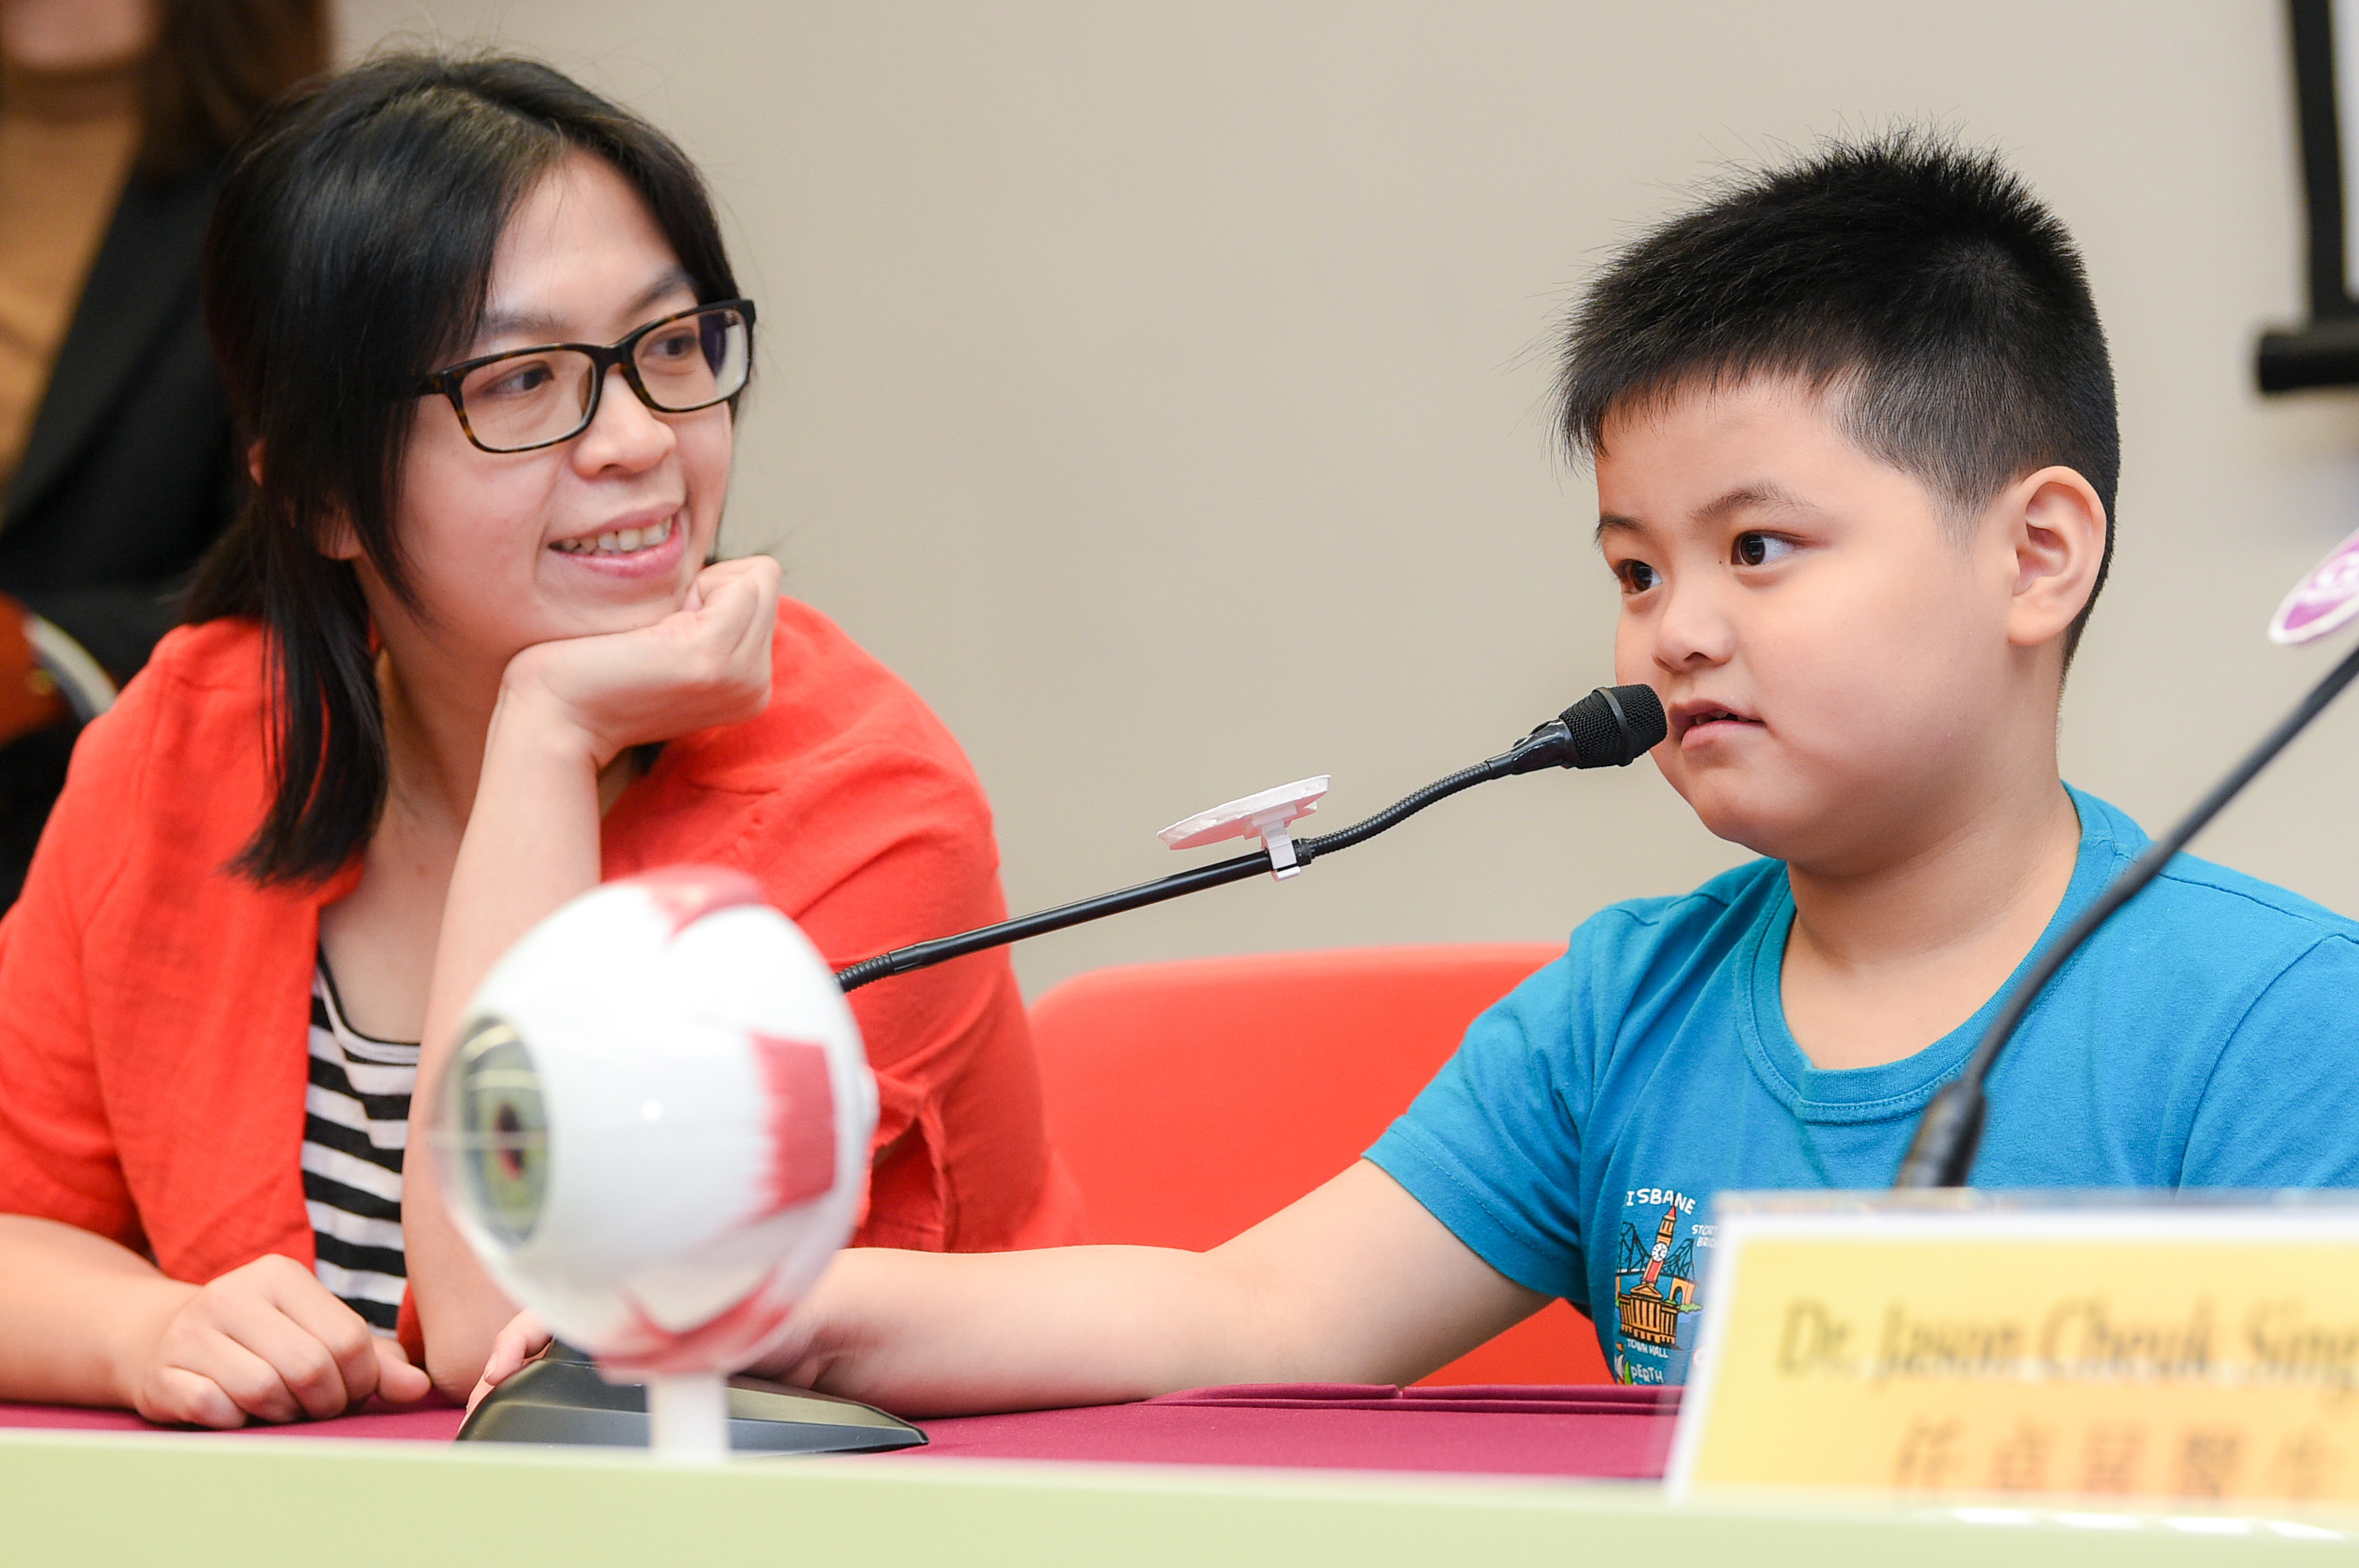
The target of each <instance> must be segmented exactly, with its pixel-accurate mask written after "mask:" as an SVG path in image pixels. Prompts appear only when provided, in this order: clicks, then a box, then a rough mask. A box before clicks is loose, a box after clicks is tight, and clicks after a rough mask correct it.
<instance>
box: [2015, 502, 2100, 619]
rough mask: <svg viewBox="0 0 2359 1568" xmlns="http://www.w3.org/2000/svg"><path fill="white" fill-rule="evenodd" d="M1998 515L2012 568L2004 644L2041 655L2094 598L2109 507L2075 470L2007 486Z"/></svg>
mask: <svg viewBox="0 0 2359 1568" xmlns="http://www.w3.org/2000/svg"><path fill="white" fill-rule="evenodd" d="M1997 509H1998V512H1999V517H1998V519H1997V521H1998V523H1999V525H2000V527H2001V528H2002V530H2003V537H2004V539H2005V540H2006V547H2007V549H2008V550H2009V551H2010V552H2011V553H2012V555H2013V557H2014V563H2015V588H2014V594H2015V596H2014V599H2013V602H2012V603H2011V604H2009V605H2008V608H2007V626H2006V639H2007V641H2009V642H2011V643H2013V644H2015V645H2016V646H2017V647H2018V648H2037V647H2038V646H2039V645H2040V644H2042V643H2046V642H2049V641H2051V640H2053V639H2054V638H2057V637H2062V636H2063V635H2064V633H2065V632H2066V631H2067V630H2068V629H2070V628H2071V625H2072V622H2073V620H2074V619H2075V618H2076V617H2077V616H2078V615H2080V614H2081V612H2082V609H2083V608H2084V607H2086V606H2087V604H2088V603H2089V595H2090V594H2091V593H2094V592H2095V591H2096V586H2097V572H2098V570H2099V568H2100V567H2101V566H2103V564H2104V559H2105V504H2104V501H2102V500H2100V499H2098V496H2097V492H2096V488H2095V487H2094V486H2093V485H2091V484H2090V483H2089V482H2088V480H2086V479H2084V478H2082V476H2081V474H2080V472H2079V471H2078V470H2076V469H2071V468H2064V467H2055V468H2043V469H2040V470H2039V471H2038V472H2037V473H2035V474H2026V475H2025V476H2024V477H2023V478H2021V479H2019V480H2017V481H2016V482H2015V483H2014V484H2013V485H2008V486H2007V489H2006V495H2003V496H2001V497H2000V498H1999V502H1998V507H1997Z"/></svg>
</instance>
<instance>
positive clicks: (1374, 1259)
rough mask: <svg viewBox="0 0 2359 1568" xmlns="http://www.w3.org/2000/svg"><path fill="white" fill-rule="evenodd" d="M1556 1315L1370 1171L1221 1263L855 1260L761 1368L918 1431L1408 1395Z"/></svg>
mask: <svg viewBox="0 0 2359 1568" xmlns="http://www.w3.org/2000/svg"><path fill="white" fill-rule="evenodd" d="M1547 1300H1548V1299H1547V1298H1546V1297H1544V1296H1542V1295H1540V1294H1538V1292H1537V1291H1533V1290H1526V1289H1525V1288H1524V1287H1523V1286H1521V1285H1518V1284H1517V1283H1515V1282H1514V1281H1513V1280H1511V1279H1507V1278H1506V1276H1504V1275H1502V1274H1500V1273H1498V1272H1497V1271H1496V1270H1495V1269H1492V1268H1491V1267H1490V1265H1488V1264H1486V1263H1484V1261H1483V1260H1482V1259H1481V1258H1478V1257H1476V1256H1475V1255H1474V1254H1473V1252H1472V1251H1470V1250H1468V1249H1467V1247H1466V1246H1465V1245H1464V1244H1463V1243H1462V1242H1461V1241H1459V1239H1458V1238H1457V1237H1456V1236H1452V1235H1451V1233H1450V1231H1449V1230H1448V1229H1447V1228H1445V1227H1444V1226H1443V1225H1442V1224H1441V1223H1440V1221H1439V1220H1437V1219H1435V1218H1434V1217H1433V1216H1432V1215H1431V1214H1428V1213H1427V1212H1426V1210H1425V1208H1424V1207H1423V1205H1421V1204H1419V1203H1418V1201H1417V1200H1416V1199H1415V1198H1412V1197H1410V1196H1409V1195H1408V1192H1406V1191H1405V1190H1403V1189H1402V1187H1401V1186H1400V1185H1399V1183H1397V1182H1396V1181H1394V1180H1393V1179H1392V1178H1391V1177H1389V1176H1387V1175H1386V1174H1385V1173H1384V1172H1383V1171H1380V1170H1378V1169H1377V1168H1376V1167H1375V1166H1374V1165H1371V1164H1369V1163H1368V1162H1367V1161H1366V1160H1361V1161H1359V1162H1358V1163H1356V1164H1354V1165H1353V1167H1352V1168H1351V1169H1350V1170H1348V1171H1344V1172H1343V1174H1342V1175H1340V1176H1338V1177H1336V1178H1335V1179H1334V1180H1333V1181H1330V1182H1328V1183H1327V1184H1326V1185H1325V1186H1323V1187H1321V1188H1320V1189H1319V1190H1318V1191H1316V1192H1312V1193H1310V1195H1309V1196H1308V1197H1305V1198H1303V1199H1301V1200H1300V1201H1299V1202H1298V1203H1294V1204H1292V1205H1291V1206H1289V1207H1288V1208H1287V1209H1285V1210H1283V1211H1281V1212H1280V1213H1278V1214H1276V1215H1274V1216H1272V1217H1271V1218H1269V1219H1267V1220H1265V1221H1263V1222H1262V1223H1261V1224H1260V1225H1256V1226H1255V1227H1254V1228H1253V1229H1251V1230H1249V1231H1247V1232H1245V1234H1244V1235H1243V1236H1238V1237H1237V1238H1236V1239H1235V1240H1234V1241H1231V1242H1229V1243H1227V1244H1225V1245H1223V1246H1222V1247H1215V1248H1214V1249H1213V1250H1212V1251H1211V1252H1205V1253H1194V1252H1180V1251H1174V1250H1169V1249H1166V1248H1161V1247H1053V1248H1048V1249H1044V1250H1041V1251H1037V1252H1000V1253H960V1254H940V1253H918V1252H888V1251H873V1250H860V1251H851V1252H846V1253H844V1254H843V1255H842V1256H840V1257H839V1258H836V1260H835V1262H834V1263H833V1264H832V1266H831V1267H830V1268H829V1269H828V1271H827V1274H826V1275H825V1277H824V1278H822V1279H821V1281H820V1283H819V1286H818V1288H817V1289H816V1290H813V1292H812V1293H811V1297H810V1301H808V1302H806V1303H805V1305H804V1306H803V1308H802V1310H801V1311H800V1312H798V1313H797V1320H798V1323H799V1329H798V1332H797V1333H796V1334H795V1336H794V1338H793V1339H792V1340H791V1341H790V1342H789V1343H788V1345H787V1346H785V1347H784V1348H783V1349H782V1350H781V1351H779V1352H778V1353H777V1354H775V1355H773V1356H769V1357H767V1358H766V1359H765V1361H764V1362H763V1364H762V1366H761V1367H758V1368H756V1371H757V1372H758V1373H759V1374H760V1375H762V1376H765V1377H777V1378H780V1379H782V1380H784V1381H787V1382H790V1383H795V1384H799V1385H801V1386H802V1387H805V1388H821V1389H823V1390H825V1391H827V1392H829V1393H834V1394H842V1395H845V1396H848V1397H850V1398H853V1399H866V1400H869V1401H872V1402H874V1403H875V1404H879V1405H882V1406H884V1407H885V1408H886V1409H887V1410H894V1411H897V1412H898V1413H901V1414H905V1415H910V1416H929V1415H951V1414H966V1413H973V1412H981V1411H986V1410H1034V1409H1043V1408H1048V1407H1053V1406H1063V1405H1088V1404H1106V1403H1112V1402H1115V1401H1119V1400H1125V1399H1147V1398H1149V1397H1151V1396H1153V1395H1156V1394H1162V1393H1169V1392H1170V1391H1172V1390H1173V1389H1177V1388H1202V1387H1207V1386H1211V1385H1217V1384H1224V1383H1300V1382H1318V1383H1408V1382H1413V1381H1415V1380H1416V1379H1417V1378H1419V1377H1422V1376H1424V1375H1425V1374H1426V1373H1428V1372H1430V1371H1432V1370H1433V1369H1434V1368H1435V1367H1440V1366H1442V1365H1444V1364H1445V1363H1447V1362H1449V1361H1450V1360H1451V1359H1452V1358H1454V1357H1456V1356H1460V1355H1462V1354H1463V1353H1464V1352H1466V1351H1468V1350H1471V1349H1473V1347H1474V1346H1475V1345H1480V1344H1482V1343H1483V1342H1484V1340H1486V1339H1489V1338H1490V1337H1491V1336H1492V1335H1494V1334H1498V1333H1499V1332H1500V1331H1502V1330H1504V1329H1506V1328H1508V1327H1510V1326H1512V1325H1513V1324H1515V1323H1518V1322H1520V1321H1522V1320H1523V1319H1525V1318H1527V1317H1528V1316H1530V1315H1531V1314H1532V1313H1533V1312H1538V1310H1539V1309H1540V1308H1541V1307H1542V1306H1544V1305H1546V1304H1547Z"/></svg>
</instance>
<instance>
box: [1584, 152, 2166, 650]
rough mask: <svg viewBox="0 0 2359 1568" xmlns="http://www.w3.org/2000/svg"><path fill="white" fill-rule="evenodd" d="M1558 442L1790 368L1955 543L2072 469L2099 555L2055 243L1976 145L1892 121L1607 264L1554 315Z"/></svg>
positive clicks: (2108, 472) (2088, 380) (2090, 409)
mask: <svg viewBox="0 0 2359 1568" xmlns="http://www.w3.org/2000/svg"><path fill="white" fill-rule="evenodd" d="M1564 347H1565V353H1564V370H1563V374H1562V376H1561V377H1560V380H1559V382H1558V386H1557V390H1558V395H1559V399H1560V401H1559V408H1558V412H1559V419H1560V430H1561V431H1562V433H1563V436H1564V439H1565V441H1566V442H1567V444H1568V445H1569V446H1570V447H1571V449H1572V451H1573V452H1574V453H1575V454H1576V455H1577V456H1589V455H1593V454H1594V453H1595V452H1596V451H1597V448H1598V446H1599V445H1600V443H1601V442H1602V441H1603V439H1604V433H1605V426H1606V424H1607V421H1608V420H1609V419H1610V418H1611V417H1612V416H1614V415H1615V414H1617V413H1627V412H1631V411H1633V410H1636V409H1642V408H1645V406H1646V405H1647V403H1648V402H1650V401H1651V400H1653V399H1657V398H1660V397H1665V396H1667V395H1671V394H1676V393H1680V392H1684V391H1686V390H1689V389H1690V388H1691V387H1695V386H1697V385H1700V384H1711V383H1712V382H1715V381H1718V382H1723V383H1730V382H1736V381H1743V380H1746V379H1748V378H1751V377H1754V376H1772V377H1784V376H1790V377H1793V378H1796V379H1798V380H1799V381H1801V382H1802V383H1803V384H1805V385H1806V386H1808V387H1810V388H1811V390H1813V391H1816V392H1824V393H1830V394H1832V397H1831V399H1830V406H1831V407H1832V409H1833V412H1834V415H1835V418H1836V419H1837V421H1838V422H1839V423H1840V424H1841V425H1842V426H1843V430H1845V432H1846V433H1847V434H1848V435H1849V436H1850V437H1851V438H1852V440H1853V441H1855V442H1857V443H1858V444H1859V446H1860V447H1861V448H1862V449H1863V450H1864V451H1867V452H1873V453H1875V455H1876V456H1878V457H1880V458H1882V459H1883V460H1884V461H1886V462H1887V463H1891V464H1892V465H1893V466H1895V467H1897V468H1898V469H1900V470H1902V471H1903V472H1905V473H1908V474H1913V475H1914V476H1916V478H1917V479H1918V481H1919V483H1921V484H1923V485H1925V486H1926V487H1927V488H1928V489H1929V490H1930V491H1931V492H1932V493H1933V494H1934V495H1936V496H1937V497H1939V498H1940V500H1941V501H1942V502H1943V503H1945V508H1944V509H1945V510H1946V511H1947V512H1948V513H1949V514H1950V517H1951V520H1952V521H1954V522H1956V524H1957V528H1958V532H1959V533H1960V534H1961V536H1962V535H1963V534H1964V533H1966V532H1967V531H1969V530H1970V528H1971V519H1972V517H1973V516H1974V515H1975V514H1977V513H1978V512H1979V511H1980V510H1981V509H1982V508H1983V507H1984V506H1987V505H1988V504H1989V502H1990V501H1991V499H1992V498H1993V497H1994V496H1995V495H1998V493H1999V492H2000V491H2002V490H2004V489H2005V488H2006V486H2007V485H2011V484H2013V483H2014V482H2015V481H2016V480H2017V479H2020V478H2022V477H2023V476H2024V475H2025V474H2029V473H2032V472H2033V471H2034V470H2036V469H2040V468H2045V467H2047V466H2048V465H2049V464H2050V463H2054V464H2059V465H2060V466H2063V467H2067V468H2071V469H2074V470H2076V471H2077V472H2078V473H2079V474H2081V476H2082V478H2083V479H2086V480H2087V481H2088V482H2089V485H2090V487H2091V488H2092V489H2093V490H2095V491H2096V493H2097V498H2098V499H2099V500H2100V501H2102V502H2104V507H2105V549H2104V558H2103V559H2102V560H2101V561H2099V563H2098V567H2097V580H2096V582H2095V583H2094V584H2093V586H2092V587H2091V588H2090V590H2089V602H2088V604H2085V605H2083V606H2082V610H2081V614H2080V615H2078V616H2077V617H2075V618H2074V620H2073V622H2072V626H2071V629H2070V630H2069V631H2068V632H2067V633H2066V634H2065V640H2064V655H2065V658H2066V659H2067V660H2068V661H2069V660H2070V659H2071V656H2072V650H2073V648H2075V647H2077V646H2078V645H2079V643H2080V640H2081V630H2082V627H2083V626H2087V625H2088V621H2089V613H2090V611H2091V610H2093V609H2094V608H2095V607H2096V603H2097V593H2098V591H2099V590H2100V589H2102V588H2103V587H2104V583H2105V569H2106V567H2107V566H2108V565H2109V564H2110V563H2111V562H2112V561H2113V554H2114V485H2115V482H2116V480H2117V479H2118V478H2119V476H2120V473H2121V466H2122V449H2121V436H2120V432H2119V430H2118V428H2117V426H2116V424H2115V419H2114V371H2113V365H2112V362H2111V360H2110V359H2109V358H2108V357H2107V355H2106V353H2105V332H2104V327H2102V326H2101V325H2099V323H2098V321H2097V306H2096V302H2095V300H2094V299H2092V298H2091V296H2090V293H2089V280H2088V277H2087V275H2086V273H2085V272H2084V271H2083V270H2082V266H2081V255H2080V252H2079V251H2078V250H2077V249H2075V248H2074V246H2073V244H2072V236H2071V234H2067V233H2066V232H2065V229H2064V225H2063V224H2062V223H2059V222H2058V221H2057V219H2056V215H2055V214H2054V213H2052V212H2049V210H2048V209H2047V207H2045V206H2044V205H2042V204H2041V202H2040V201H2039V199H2038V197H2037V196H2034V195H2033V194H2032V193H2031V191H2029V189H2028V188H2027V187H2026V186H2025V185H2024V183H2023V181H2022V180H2019V179H2017V177H2016V176H2015V174H2014V173H2013V172H2012V171H2010V170H2009V169H2007V168H2006V165H2005V164H2004V163H2002V162H2000V161H1999V159H1998V158H1997V157H1996V156H1995V155H1994V154H1991V153H1988V152H1982V151H1976V150H1973V149H1969V148H1965V147H1959V146H1957V145H1955V144H1954V143H1952V142H1951V141H1949V140H1947V139H1946V138H1944V137H1942V136H1938V135H1935V134H1932V133H1930V132H1927V131H1923V130H1919V129H1902V130H1898V131H1895V132H1893V133H1891V134H1889V135H1886V136H1879V137H1876V138H1874V139H1871V140H1867V141H1863V142H1857V143H1842V142H1836V143H1830V144H1828V145H1827V146H1825V147H1821V149H1820V150H1819V151H1818V152H1817V153H1815V154H1814V155H1812V156H1810V157H1809V158H1802V159H1800V160H1799V161H1797V162H1794V163H1792V164H1789V165H1788V166H1787V167H1785V168H1782V169H1768V170H1766V171H1762V172H1758V173H1756V174H1753V175H1751V176H1749V177H1747V178H1745V179H1742V180H1737V181H1734V182H1733V183H1731V184H1729V185H1727V186H1725V187H1723V189H1721V190H1719V191H1715V192H1714V193H1713V196H1712V200H1711V201H1706V202H1705V203H1704V204H1703V205H1702V206H1701V207H1698V208H1696V209H1695V210H1694V211H1692V212H1685V213H1682V214H1680V216H1678V217H1676V218H1673V219H1671V220H1670V221H1669V222H1668V223H1664V224H1662V225H1661V226H1660V227H1658V228H1656V229H1654V230H1652V231H1651V232H1649V233H1647V234H1644V235H1642V236H1640V237H1639V238H1638V239H1637V240H1636V242H1635V243H1633V244H1632V245H1629V246H1628V247H1627V248H1626V249H1625V250H1624V251H1623V252H1622V253H1621V254H1620V255H1618V256H1615V257H1614V260H1613V262H1612V263H1611V264H1610V265H1609V266H1608V267H1606V269H1605V271H1604V273H1603V275H1602V276H1601V277H1600V278H1598V279H1597V281H1596V282H1595V283H1593V284H1592V285H1591V286H1590V289H1589V290H1588V293H1587V295H1586V296H1585V297H1584V298H1583V299H1582V302H1581V305H1580V307H1579V308H1578V309H1577V310H1575V311H1574V313H1573V317H1572V321H1571V326H1570V328H1569V329H1568V331H1567V332H1566V334H1565V345H1564Z"/></svg>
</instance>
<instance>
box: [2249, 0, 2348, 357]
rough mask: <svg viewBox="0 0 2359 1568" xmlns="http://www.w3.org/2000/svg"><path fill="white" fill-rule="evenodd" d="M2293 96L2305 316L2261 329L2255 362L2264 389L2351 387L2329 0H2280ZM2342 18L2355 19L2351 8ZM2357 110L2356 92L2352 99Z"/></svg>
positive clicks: (2344, 195) (2339, 120)
mask: <svg viewBox="0 0 2359 1568" xmlns="http://www.w3.org/2000/svg"><path fill="white" fill-rule="evenodd" d="M2286 9H2287V12H2288V16H2289V19H2290V20H2291V22H2292V24H2293V27H2292V42H2293V82H2294V103H2295V108H2296V113H2297V115H2298V117H2299V122H2300V130H2301V188H2302V212H2303V215H2304V221H2305V223H2307V226H2308V229H2309V246H2308V251H2307V256H2308V260H2309V277H2310V322H2309V324H2308V325H2307V326H2303V327H2299V328H2296V329H2294V330H2293V331H2290V332H2264V333H2262V334H2261V345H2260V352H2259V354H2257V355H2256V364H2255V368H2256V371H2257V372H2258V374H2259V377H2260V384H2261V390H2262V391H2264V392H2293V391H2299V390H2300V389H2301V388H2303V387H2359V300H2354V299H2353V298H2352V297H2351V283H2350V271H2349V263H2350V260H2351V257H2350V256H2349V254H2348V245H2347V243H2346V236H2347V232H2348V231H2347V229H2346V226H2345V225H2346V223H2347V213H2348V210H2349V194H2348V187H2347V186H2346V184H2345V180H2344V169H2343V116H2342V110H2341V106H2340V103H2339V99H2340V97H2341V93H2340V88H2341V86H2342V83H2341V82H2339V81H2338V80H2337V74H2338V73H2337V71H2336V68H2335V58H2334V23H2335V16H2334V12H2335V5H2334V0H2287V7H2286ZM2344 20H2345V21H2346V22H2348V23H2350V24H2351V25H2353V26H2359V15H2354V14H2352V13H2349V12H2346V14H2345V16H2344ZM2354 112H2359V100H2354Z"/></svg>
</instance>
